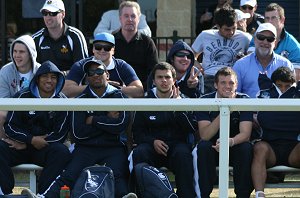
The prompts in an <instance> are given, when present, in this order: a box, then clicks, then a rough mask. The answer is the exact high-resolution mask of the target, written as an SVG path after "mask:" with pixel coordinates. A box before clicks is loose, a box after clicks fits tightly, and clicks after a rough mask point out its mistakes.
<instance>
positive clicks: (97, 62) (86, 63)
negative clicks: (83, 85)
mask: <svg viewBox="0 0 300 198" xmlns="http://www.w3.org/2000/svg"><path fill="white" fill-rule="evenodd" d="M93 64H95V65H102V66H103V68H102V69H103V70H105V71H106V66H105V64H104V63H103V62H102V61H101V60H97V59H94V58H93V59H91V60H88V61H86V62H85V63H84V64H83V70H84V72H85V73H86V72H87V71H88V69H89V66H90V65H93Z"/></svg>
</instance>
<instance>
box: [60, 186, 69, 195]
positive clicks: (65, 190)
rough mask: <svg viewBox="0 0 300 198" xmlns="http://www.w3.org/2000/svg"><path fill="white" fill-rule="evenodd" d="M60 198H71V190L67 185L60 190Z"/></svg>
mask: <svg viewBox="0 0 300 198" xmlns="http://www.w3.org/2000/svg"><path fill="white" fill-rule="evenodd" d="M59 197H60V198H70V188H69V187H68V186H66V185H64V186H62V187H61V188H60V196H59Z"/></svg>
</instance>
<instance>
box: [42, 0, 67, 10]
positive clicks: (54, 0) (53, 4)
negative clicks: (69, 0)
mask: <svg viewBox="0 0 300 198" xmlns="http://www.w3.org/2000/svg"><path fill="white" fill-rule="evenodd" d="M43 10H49V11H50V12H58V11H61V10H62V11H65V5H64V2H63V1H62V0H46V1H45V4H44V6H43V7H42V9H41V10H40V12H42V11H43Z"/></svg>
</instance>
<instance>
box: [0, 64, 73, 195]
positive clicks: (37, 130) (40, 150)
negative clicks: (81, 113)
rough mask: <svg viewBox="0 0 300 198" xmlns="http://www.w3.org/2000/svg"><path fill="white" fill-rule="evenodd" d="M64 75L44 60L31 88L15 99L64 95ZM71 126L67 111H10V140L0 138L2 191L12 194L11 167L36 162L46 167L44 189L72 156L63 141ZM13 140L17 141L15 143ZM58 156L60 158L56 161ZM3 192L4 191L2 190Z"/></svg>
mask: <svg viewBox="0 0 300 198" xmlns="http://www.w3.org/2000/svg"><path fill="white" fill-rule="evenodd" d="M64 81H65V79H64V76H63V74H62V73H61V72H60V71H59V70H58V68H57V67H56V66H55V65H54V64H53V63H52V62H50V61H46V62H44V63H42V65H41V66H40V67H39V69H38V70H37V72H36V74H35V76H34V77H33V78H32V80H31V82H30V84H29V87H28V88H26V89H24V90H22V91H20V92H18V93H17V94H16V95H15V97H16V98H39V99H40V98H64V95H63V94H61V92H60V91H61V90H62V87H63V85H64ZM69 127H70V119H69V113H68V112H66V111H58V112H54V111H9V112H8V115H7V119H6V122H5V124H4V128H5V132H6V135H7V136H8V138H7V139H2V140H0V163H1V168H0V175H1V177H0V187H1V189H0V191H2V195H3V194H10V193H12V189H13V188H14V176H13V173H12V170H11V167H12V166H16V165H19V164H23V163H33V164H36V165H39V166H43V167H44V169H43V171H42V172H41V175H40V177H39V183H38V192H39V193H41V192H44V191H45V190H47V188H48V186H49V185H50V184H51V183H52V181H53V180H54V179H55V178H56V177H57V176H58V175H59V174H60V173H61V172H62V171H63V170H64V168H65V166H66V164H67V163H68V162H69V160H70V159H71V153H70V152H69V149H68V148H67V147H66V146H65V145H64V144H63V142H64V140H65V138H66V137H67V133H68V131H69ZM11 140H14V141H17V142H18V143H19V144H18V145H17V146H16V145H15V144H13V143H12V142H11ZM57 159H59V160H57ZM0 193H1V192H0Z"/></svg>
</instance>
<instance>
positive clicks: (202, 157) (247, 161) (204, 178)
mask: <svg viewBox="0 0 300 198" xmlns="http://www.w3.org/2000/svg"><path fill="white" fill-rule="evenodd" d="M237 83H238V82H237V75H236V73H235V72H234V71H233V70H232V69H231V68H229V67H224V68H222V69H220V70H219V71H218V72H217V73H216V76H215V88H216V90H217V91H216V92H213V93H211V94H207V95H205V96H203V98H232V99H234V98H249V96H247V95H245V94H241V93H238V92H236V89H237ZM195 114H196V119H197V120H198V130H199V135H200V138H201V140H200V142H199V143H198V145H197V147H196V148H195V149H194V151H193V155H194V157H198V158H197V169H198V173H199V181H196V182H198V183H199V187H200V192H201V197H202V198H207V197H210V194H211V192H212V190H213V185H214V183H215V181H216V179H217V175H216V166H218V164H219V148H220V140H219V129H220V115H219V112H217V111H210V112H205V111H203V112H197V113H195ZM252 119H253V113H252V112H247V111H241V112H239V111H233V112H231V114H230V134H229V137H230V138H229V146H230V148H229V152H230V157H229V164H230V165H231V166H232V167H233V181H234V187H235V189H234V192H235V194H236V196H237V197H250V194H251V192H252V190H253V188H252V181H251V162H252V146H251V144H250V142H249V138H250V135H251V130H252ZM196 155H197V156H196Z"/></svg>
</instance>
